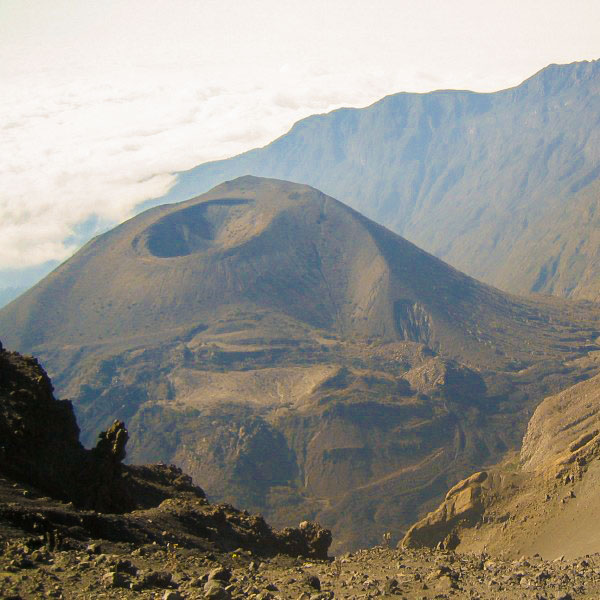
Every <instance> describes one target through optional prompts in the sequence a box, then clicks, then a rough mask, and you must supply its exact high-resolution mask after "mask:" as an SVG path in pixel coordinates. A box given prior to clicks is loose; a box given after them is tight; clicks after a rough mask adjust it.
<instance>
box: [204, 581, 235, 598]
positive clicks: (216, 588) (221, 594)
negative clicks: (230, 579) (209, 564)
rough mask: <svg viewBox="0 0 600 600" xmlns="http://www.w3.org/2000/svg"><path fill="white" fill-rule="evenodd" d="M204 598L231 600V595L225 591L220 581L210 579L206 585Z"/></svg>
mask: <svg viewBox="0 0 600 600" xmlns="http://www.w3.org/2000/svg"><path fill="white" fill-rule="evenodd" d="M204 597H205V598H212V599H213V600H230V598H231V593H230V592H229V591H228V590H226V589H225V587H224V586H223V584H222V582H221V581H219V580H218V579H209V580H208V581H207V582H206V583H205V584H204Z"/></svg>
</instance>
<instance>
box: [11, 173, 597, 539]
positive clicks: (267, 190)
mask: <svg viewBox="0 0 600 600" xmlns="http://www.w3.org/2000/svg"><path fill="white" fill-rule="evenodd" d="M599 329H600V328H599V327H598V315H597V311H596V310H595V309H594V307H592V306H589V305H584V304H575V303H569V302H567V301H564V300H559V299H557V298H539V299H523V298H516V297H512V296H509V295H507V294H503V293H501V292H500V291H498V290H496V289H493V288H490V287H488V286H486V285H484V284H481V283H479V282H477V281H475V280H473V279H471V278H470V277H467V276H465V275H463V274H462V273H460V272H458V271H456V270H455V269H453V268H451V267H449V266H447V265H445V264H444V263H443V262H441V261H440V260H438V259H436V258H434V257H432V256H430V255H428V254H427V253H425V252H423V251H422V250H419V249H418V248H416V247H415V246H414V245H412V244H411V243H409V242H407V241H406V240H404V239H402V238H400V237H399V236H397V235H395V234H393V233H391V232H389V231H388V230H386V229H384V228H383V227H381V226H379V225H377V224H375V223H373V222H372V221H370V220H368V219H367V218H365V217H363V216H362V215H360V214H358V213H356V212H355V211H353V210H352V209H350V208H348V207H346V206H345V205H343V204H341V203H340V202H338V201H336V200H334V199H333V198H330V197H328V196H325V195H324V194H322V193H321V192H319V191H317V190H315V189H313V188H310V187H308V186H305V185H298V184H292V183H288V182H283V181H277V180H268V179H259V178H255V177H243V178H240V179H238V180H235V181H232V182H228V183H225V184H222V185H220V186H218V187H217V188H215V189H214V190H212V191H211V192H209V193H208V194H205V195H204V196H201V197H199V198H195V199H192V200H190V201H187V202H184V203H181V204H178V205H167V206H162V207H158V208H154V209H151V210H149V211H147V212H146V213H144V214H142V215H139V216H137V217H135V218H134V219H132V220H130V221H128V222H126V223H124V224H123V225H121V226H119V227H117V228H115V229H114V230H112V231H110V232H108V233H106V234H104V235H102V236H100V237H98V238H96V239H95V240H92V241H91V242H90V243H89V244H88V245H87V246H86V247H84V248H83V249H82V250H80V251H79V252H78V253H77V254H76V255H75V256H74V257H72V258H71V259H70V260H69V261H67V262H66V263H65V264H63V265H62V266H61V267H59V268H58V269H57V270H56V271H54V272H53V273H52V274H51V275H49V276H48V277H47V278H46V279H44V280H43V281H42V282H40V283H39V284H38V285H37V286H35V287H34V288H32V289H31V290H29V291H28V292H27V293H26V294H25V295H23V296H22V297H21V298H20V299H18V300H17V301H15V302H13V303H11V304H10V305H8V306H7V307H5V308H3V309H2V310H0V335H1V336H2V339H3V340H4V341H5V342H6V343H7V344H10V345H11V346H12V347H16V348H18V349H19V350H22V351H25V352H33V353H35V354H36V355H38V356H40V357H41V359H42V360H43V361H44V364H46V365H47V367H48V369H49V372H50V373H51V375H52V377H53V380H54V381H55V385H56V386H57V388H58V390H59V392H60V394H61V395H63V396H67V397H69V398H71V399H72V400H73V403H74V406H75V408H76V411H77V414H78V421H79V423H80V426H81V428H82V439H83V441H84V442H85V443H90V442H91V441H93V438H94V437H95V434H96V432H97V431H98V430H99V429H102V428H104V427H106V426H107V425H109V424H110V423H112V422H113V420H114V419H119V420H124V421H126V422H127V423H128V425H129V431H130V434H131V443H130V457H131V459H132V460H135V461H137V462H142V461H148V462H150V461H158V460H162V461H173V462H175V463H177V464H178V465H180V466H182V467H184V468H185V470H186V471H187V472H188V473H190V475H192V476H193V477H194V478H195V479H196V480H197V481H199V482H202V485H203V487H204V488H205V489H206V491H207V493H208V494H209V495H210V496H211V497H215V498H219V499H223V500H227V501H230V502H234V501H235V502H236V503H237V504H242V505H244V506H247V507H248V508H252V509H255V510H260V511H261V512H263V513H264V514H265V515H267V516H268V517H269V519H270V520H271V521H272V522H274V523H275V524H276V525H277V526H280V525H286V524H288V523H292V522H297V521H298V519H300V520H303V519H306V518H311V519H312V518H318V519H319V521H320V522H323V523H324V524H326V525H327V526H331V527H332V528H333V529H334V534H335V540H336V542H335V543H336V545H337V548H338V549H339V548H341V547H355V546H358V545H363V544H367V543H376V542H377V541H379V539H380V536H381V534H382V533H383V532H384V531H386V530H389V529H392V528H394V529H395V531H399V530H401V529H402V528H403V527H404V526H405V525H407V524H408V523H410V522H411V521H414V520H415V519H416V518H417V516H418V515H419V514H420V513H421V511H422V510H423V509H424V508H425V507H430V506H431V505H432V503H434V502H435V501H436V500H437V499H439V497H440V495H441V494H442V493H443V491H444V490H445V489H447V487H448V486H449V485H451V484H452V483H454V482H455V481H456V480H457V479H459V478H461V477H463V476H465V475H466V474H467V473H468V472H470V471H472V470H474V469H475V468H477V467H479V466H481V465H482V464H484V463H485V462H492V461H495V460H499V458H500V457H501V456H502V454H503V453H504V452H505V451H506V449H507V448H511V447H515V446H516V444H518V443H519V440H520V438H521V436H522V433H523V428H524V426H525V424H526V422H527V418H528V416H529V414H530V411H531V410H532V409H533V407H534V406H535V405H536V404H537V402H538V401H539V400H540V399H541V398H543V397H544V396H545V395H548V394H550V393H555V392H557V391H559V390H560V389H562V388H563V387H565V386H567V385H569V384H570V383H574V382H575V381H577V380H578V379H579V378H582V377H586V376H589V375H592V374H595V373H597V372H598V366H597V364H596V363H595V362H594V361H592V360H590V359H588V358H587V357H588V354H589V353H590V352H594V351H596V350H597V349H599V346H598V345H597V342H596V340H597V337H598V335H599V334H598V330H599ZM359 515H360V516H361V518H360V519H359V518H357V517H358V516H359ZM367 523H368V524H369V525H368V526H367V525H366V524H367Z"/></svg>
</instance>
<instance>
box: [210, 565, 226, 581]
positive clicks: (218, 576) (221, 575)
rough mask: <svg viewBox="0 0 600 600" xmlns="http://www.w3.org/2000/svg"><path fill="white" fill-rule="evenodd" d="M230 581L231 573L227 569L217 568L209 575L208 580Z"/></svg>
mask: <svg viewBox="0 0 600 600" xmlns="http://www.w3.org/2000/svg"><path fill="white" fill-rule="evenodd" d="M213 579H214V580H217V581H229V580H230V579H231V571H230V570H229V569H227V568H226V567H216V568H214V569H213V570H212V571H210V573H209V574H208V580H209V581H211V580H213Z"/></svg>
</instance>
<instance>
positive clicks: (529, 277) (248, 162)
mask: <svg viewBox="0 0 600 600" xmlns="http://www.w3.org/2000/svg"><path fill="white" fill-rule="evenodd" d="M599 93H600V61H593V62H582V63H574V64H571V65H560V66H559V65H551V66H549V67H547V68H546V69H544V70H542V71H540V72H539V73H537V74H536V75H534V76H533V77H531V78H530V79H528V80H526V81H525V82H523V83H522V84H521V85H519V86H517V87H515V88H512V89H508V90H503V91H500V92H496V93H492V94H478V93H473V92H466V91H438V92H431V93H428V94H405V93H401V94H395V95H392V96H388V97H386V98H384V99H382V100H381V101H379V102H376V103H375V104H373V105H372V106H369V107H367V108H364V109H340V110H336V111H334V112H332V113H329V114H326V115H315V116H312V117H308V118H307V119H304V120H302V121H300V122H298V123H297V124H296V125H294V127H293V128H292V129H291V131H290V132H289V133H287V134H286V135H284V136H282V137H281V138H279V139H277V140H275V141H274V142H273V143H271V144H269V145H268V146H266V147H264V148H260V149H256V150H251V151H250V152H247V153H245V154H242V155H240V156H237V157H234V158H231V159H228V160H223V161H217V162H213V163H207V164H204V165H200V166H198V167H196V168H194V169H192V170H190V171H187V172H185V173H181V174H180V175H179V180H178V184H177V185H176V186H175V188H174V189H173V190H172V191H171V192H170V193H169V194H168V195H167V196H166V197H165V198H163V199H161V201H165V200H169V201H170V200H174V199H177V200H181V199H185V198H188V197H190V196H192V195H195V194H198V193H201V192H203V191H205V190H207V189H209V188H210V187H212V186H213V185H216V184H217V183H220V182H221V181H223V180H225V179H231V178H233V177H236V176H240V175H244V174H248V173H251V174H254V175H261V176H266V177H278V178H282V179H289V180H293V181H298V182H302V183H308V184H310V185H314V186H315V187H318V188H319V189H321V190H323V191H325V192H326V193H328V194H331V195H333V196H335V197H336V198H339V199H341V200H342V201H344V202H346V203H347V204H349V205H350V206H352V207H353V208H356V209H357V210H359V211H361V212H362V213H364V214H365V215H367V216H368V217H370V218H372V219H374V220H375V221H377V222H379V223H383V224H384V225H386V226H387V227H389V228H390V229H392V230H394V231H395V232H397V233H399V234H401V235H403V236H404V237H405V238H407V239H409V240H411V241H413V242H414V243H416V244H417V245H419V246H420V247H422V248H424V249H426V250H427V251H429V252H431V253H433V254H435V255H436V256H439V257H440V258H442V259H444V260H445V261H447V262H449V263H450V264H452V265H454V266H455V267H457V268H459V269H461V270H462V271H464V272H467V273H469V274H470V275H472V276H474V277H477V278H479V279H481V280H483V281H487V282H489V283H492V284H494V285H496V286H498V287H500V288H503V289H507V290H509V291H512V292H516V293H527V292H530V291H535V292H545V293H552V294H556V295H562V296H570V297H574V298H587V299H592V300H596V299H597V298H598V297H599V293H598V292H599V290H598V286H597V283H596V282H597V281H598V275H599V273H598V267H597V265H598V264H600V263H599V261H598V260H596V259H597V248H598V244H597V243H596V242H597V237H598V235H597V231H598V223H597V216H596V215H597V206H598V201H599V198H600V103H599V102H598V95H599Z"/></svg>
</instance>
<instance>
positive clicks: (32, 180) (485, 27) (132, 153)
mask: <svg viewBox="0 0 600 600" xmlns="http://www.w3.org/2000/svg"><path fill="white" fill-rule="evenodd" d="M599 31H600V2H598V0H571V1H570V2H568V3H567V2H564V0H543V1H540V0H519V1H514V0H486V1H482V0H476V1H474V0H419V1H418V2H415V1H414V0H410V1H405V0H371V1H370V2H364V1H360V2H358V1H355V0H344V1H341V0H327V1H326V2H324V1H323V0H319V1H315V0H303V2H298V1H297V0H295V1H293V2H292V1H288V0H254V1H248V2H239V1H237V2H230V1H228V0H218V1H213V0H0V291H1V289H2V288H6V287H11V286H13V287H21V286H27V285H30V284H31V283H33V281H34V280H35V279H36V278H37V277H39V276H40V275H41V274H42V273H44V272H45V271H47V270H48V267H49V266H52V265H54V264H56V261H62V260H65V259H67V258H68V257H69V256H70V255H72V253H73V252H75V251H76V250H77V249H78V248H79V247H80V246H81V244H82V243H84V242H85V241H87V239H88V238H89V236H90V235H91V234H92V233H94V232H99V231H103V230H106V229H107V228H108V227H111V226H113V225H115V224H117V223H119V222H122V221H123V220H125V219H127V218H129V217H131V216H132V215H134V214H135V213H136V206H138V205H140V204H141V203H143V202H144V201H147V200H149V199H151V198H157V197H160V196H162V195H163V194H165V193H166V192H167V191H168V190H169V188H170V187H171V186H172V185H173V184H174V182H175V178H176V176H175V173H176V172H177V171H181V170H185V169H189V168H191V167H193V166H195V165H197V164H200V163H202V162H206V161H209V160H215V159H220V158H225V157H228V156H233V155H235V154H238V153H240V152H243V151H244V150H248V149H250V148H253V147H257V146H263V145H265V144H267V143H268V142H270V141H271V140H273V139H275V138H276V137H278V136H280V135H282V134H283V133H285V132H286V131H287V130H289V129H290V127H291V126H292V124H293V123H294V122H295V121H297V120H299V119H301V118H303V117H305V116H308V115H310V114H315V113H322V112H327V111H330V110H333V109H335V108H339V107H341V106H358V107H360V106H366V105H369V104H371V103H372V102H374V101H376V100H378V99H379V98H381V97H383V96H385V95H387V94H390V93H395V92H400V91H409V92H427V91H431V90H435V89H470V90H475V91H481V92H487V91H496V90H499V89H504V88H507V87H511V86H514V85H518V84H519V83H520V82H521V81H523V80H524V79H525V78H527V77H529V76H530V75H532V74H534V73H535V72H537V71H538V70H540V69H541V68H543V67H545V66H547V65H548V64H551V63H559V64H562V63H570V62H573V61H578V60H594V59H597V58H600V36H599V35H598V32H599ZM0 302H1V297H0Z"/></svg>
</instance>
